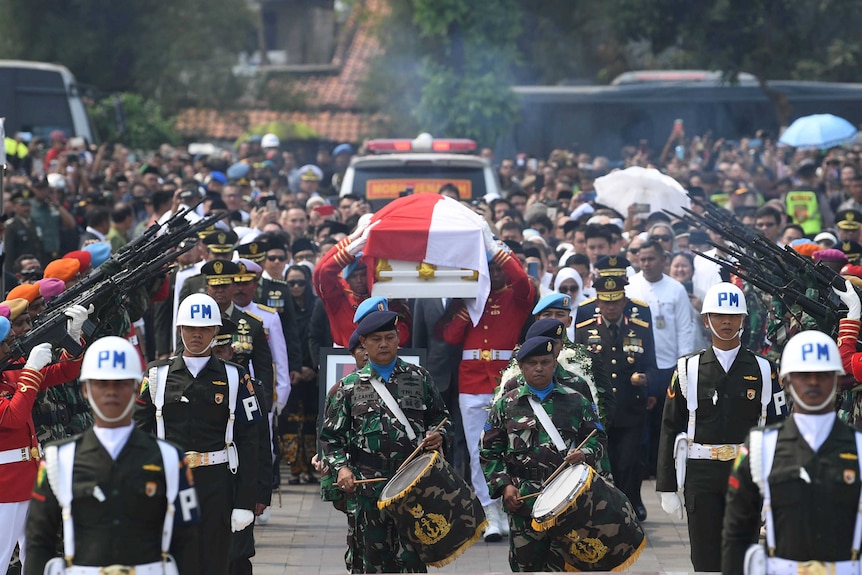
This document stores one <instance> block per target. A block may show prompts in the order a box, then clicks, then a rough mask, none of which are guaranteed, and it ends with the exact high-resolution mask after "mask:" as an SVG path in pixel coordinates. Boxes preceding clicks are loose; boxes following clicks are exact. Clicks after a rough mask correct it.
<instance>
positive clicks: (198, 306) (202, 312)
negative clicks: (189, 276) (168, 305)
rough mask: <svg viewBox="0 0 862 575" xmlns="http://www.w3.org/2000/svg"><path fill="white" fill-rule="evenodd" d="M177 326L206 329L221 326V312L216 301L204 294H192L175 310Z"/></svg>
mask: <svg viewBox="0 0 862 575" xmlns="http://www.w3.org/2000/svg"><path fill="white" fill-rule="evenodd" d="M177 325H187V326H192V327H206V326H211V325H219V326H220V325H221V311H220V310H219V308H218V304H217V303H216V301H215V300H214V299H213V298H211V297H210V296H208V295H207V294H205V293H194V294H192V295H190V296H188V297H186V299H184V300H183V301H182V302H180V307H179V309H177Z"/></svg>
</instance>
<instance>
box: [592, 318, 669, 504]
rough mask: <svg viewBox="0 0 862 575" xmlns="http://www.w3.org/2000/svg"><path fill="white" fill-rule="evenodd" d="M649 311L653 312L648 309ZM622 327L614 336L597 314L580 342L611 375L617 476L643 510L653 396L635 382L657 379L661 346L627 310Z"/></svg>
mask: <svg viewBox="0 0 862 575" xmlns="http://www.w3.org/2000/svg"><path fill="white" fill-rule="evenodd" d="M585 303H586V302H585ZM581 305H582V306H583V305H584V304H581ZM587 305H589V304H587ZM635 307H636V308H637V309H638V310H640V309H641V308H640V307H639V306H637V304H633V303H632V302H631V301H629V302H628V303H627V304H626V308H624V309H630V308H635ZM643 309H646V310H647V311H649V308H648V307H646V306H644V308H643ZM616 328H617V329H616V336H614V335H612V332H611V327H610V326H609V325H608V323H607V321H605V319H604V318H603V317H602V316H601V315H596V316H595V317H593V318H590V319H587V320H584V321H582V322H581V323H579V324H577V326H576V329H575V343H579V344H583V345H586V346H587V347H588V348H589V349H590V351H592V352H593V353H595V354H596V355H597V356H598V357H600V358H601V364H602V365H603V368H604V369H605V370H607V371H608V373H609V374H610V382H611V386H612V387H611V391H612V392H613V396H614V402H613V403H614V411H613V413H612V414H610V415H611V419H610V424H609V425H608V429H607V432H608V452H609V454H610V460H611V471H612V472H613V475H614V480H615V483H616V485H617V487H619V489H620V491H622V492H623V493H625V494H626V497H628V498H629V500H630V501H631V502H632V505H634V506H635V507H636V508H637V507H638V506H643V502H642V501H641V481H642V478H643V477H642V476H643V472H642V469H641V451H642V449H641V443H642V441H643V433H644V422H645V420H646V413H647V411H646V404H647V395H648V393H647V386H646V385H640V386H639V385H632V383H631V377H632V374H633V373H635V372H638V373H643V374H644V375H646V378H647V381H649V379H650V377H654V373H655V371H656V363H655V343H654V341H653V334H652V329H651V328H650V324H649V322H647V321H645V320H643V319H641V318H640V314H639V313H636V314H635V317H632V316H631V315H627V314H626V313H625V311H624V312H623V315H622V316H621V317H620V321H619V322H618V324H617V326H616Z"/></svg>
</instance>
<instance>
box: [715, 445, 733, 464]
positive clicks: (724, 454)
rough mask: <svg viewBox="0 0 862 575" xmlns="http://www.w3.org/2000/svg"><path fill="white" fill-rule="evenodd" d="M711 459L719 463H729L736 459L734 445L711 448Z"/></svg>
mask: <svg viewBox="0 0 862 575" xmlns="http://www.w3.org/2000/svg"><path fill="white" fill-rule="evenodd" d="M712 458H713V459H717V460H719V461H730V460H731V459H735V458H736V446H735V445H720V446H718V447H713V448H712Z"/></svg>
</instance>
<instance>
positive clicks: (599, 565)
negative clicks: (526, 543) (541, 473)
mask: <svg viewBox="0 0 862 575" xmlns="http://www.w3.org/2000/svg"><path fill="white" fill-rule="evenodd" d="M532 517H533V528H534V529H535V530H537V531H547V532H548V534H549V535H551V536H552V537H554V538H556V539H557V540H558V541H559V542H561V543H562V544H563V547H564V548H565V549H566V551H565V552H564V556H565V557H566V563H567V567H568V568H570V569H571V570H573V571H622V570H624V569H626V568H628V566H629V565H631V564H632V563H634V562H635V561H636V560H637V558H638V555H640V552H641V551H642V550H643V548H644V546H645V545H646V536H645V535H644V530H643V527H641V525H640V523H639V522H638V519H637V516H636V515H635V510H634V508H633V507H632V504H631V503H630V502H629V500H628V498H627V497H626V496H625V494H623V492H622V491H620V490H619V489H617V488H616V487H614V485H612V484H611V483H609V482H607V481H605V480H604V479H603V478H602V477H601V476H600V475H598V474H597V473H596V472H595V470H594V469H593V468H592V467H590V466H589V465H583V464H582V465H573V466H571V467H567V468H566V469H564V470H563V471H562V472H560V473H559V475H557V476H556V477H555V478H554V479H553V480H552V481H551V482H550V483H549V484H548V485H546V486H545V487H544V488H543V489H542V492H541V493H540V494H539V496H538V497H537V498H536V502H535V504H534V505H533V512H532Z"/></svg>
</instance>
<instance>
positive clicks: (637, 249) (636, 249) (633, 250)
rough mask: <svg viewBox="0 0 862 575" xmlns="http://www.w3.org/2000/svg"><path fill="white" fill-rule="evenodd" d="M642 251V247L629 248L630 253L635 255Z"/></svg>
mask: <svg viewBox="0 0 862 575" xmlns="http://www.w3.org/2000/svg"><path fill="white" fill-rule="evenodd" d="M640 251H641V249H640V248H629V253H630V254H631V255H633V256H636V255H638V253H640Z"/></svg>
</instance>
